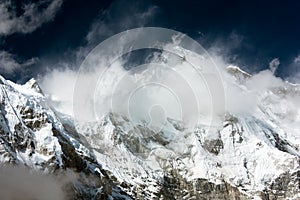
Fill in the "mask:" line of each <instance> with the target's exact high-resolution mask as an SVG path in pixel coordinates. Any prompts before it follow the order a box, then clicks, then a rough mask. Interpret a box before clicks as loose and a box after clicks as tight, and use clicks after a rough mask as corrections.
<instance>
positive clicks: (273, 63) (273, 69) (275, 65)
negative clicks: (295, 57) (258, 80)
mask: <svg viewBox="0 0 300 200" xmlns="http://www.w3.org/2000/svg"><path fill="white" fill-rule="evenodd" d="M279 65H280V61H279V58H274V59H273V60H271V62H270V63H269V68H270V70H271V72H272V73H273V74H274V73H275V72H276V70H277V68H278V66H279Z"/></svg>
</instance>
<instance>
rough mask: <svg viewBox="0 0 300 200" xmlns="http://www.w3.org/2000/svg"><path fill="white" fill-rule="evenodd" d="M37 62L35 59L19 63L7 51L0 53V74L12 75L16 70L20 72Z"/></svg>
mask: <svg viewBox="0 0 300 200" xmlns="http://www.w3.org/2000/svg"><path fill="white" fill-rule="evenodd" d="M37 60H38V59H37V58H31V59H29V60H26V61H25V62H23V63H21V62H18V61H17V60H16V58H15V56H14V55H13V54H11V53H9V52H7V51H0V73H1V74H13V73H14V72H16V71H18V70H22V69H23V68H24V67H27V66H30V65H33V64H35V63H36V62H37Z"/></svg>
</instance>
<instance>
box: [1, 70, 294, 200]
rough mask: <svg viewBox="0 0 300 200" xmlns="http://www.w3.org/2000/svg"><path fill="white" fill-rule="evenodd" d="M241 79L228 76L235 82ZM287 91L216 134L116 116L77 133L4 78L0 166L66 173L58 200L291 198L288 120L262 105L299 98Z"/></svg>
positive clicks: (40, 99) (30, 91) (32, 89)
mask: <svg viewBox="0 0 300 200" xmlns="http://www.w3.org/2000/svg"><path fill="white" fill-rule="evenodd" d="M229 72H230V73H232V72H233V69H232V68H230V69H229ZM240 73H243V72H241V71H239V70H238V69H235V70H234V73H233V75H234V76H236V79H237V81H240V79H241V77H242V75H243V74H240ZM249 76H250V75H248V74H247V77H248V78H249ZM286 86H287V87H285V88H276V89H274V90H273V91H270V93H269V94H268V95H266V96H265V97H263V98H265V101H264V102H265V103H264V104H262V105H260V106H259V109H258V110H257V111H256V112H255V113H254V114H253V115H252V116H247V117H244V116H233V115H232V114H227V115H226V116H225V118H224V123H223V125H222V126H217V127H208V126H205V125H201V124H199V125H198V127H197V128H196V129H195V130H194V131H188V129H185V128H184V127H183V124H182V123H181V122H179V121H176V120H172V119H168V120H167V123H166V124H165V126H164V127H163V128H162V130H161V131H160V132H155V131H153V130H151V129H150V128H148V127H146V126H145V125H144V124H133V123H131V122H130V120H129V119H127V118H126V117H124V116H121V115H118V114H117V113H108V114H107V115H106V116H105V117H103V118H102V119H101V120H100V121H98V122H86V123H79V124H74V122H73V120H72V117H70V116H66V115H63V114H59V113H57V112H56V111H55V110H54V109H53V108H51V107H50V106H49V104H48V103H47V100H46V98H45V96H44V94H43V93H42V91H41V89H40V88H39V86H38V84H37V83H36V82H35V81H34V80H30V81H29V82H28V83H26V84H24V85H17V84H14V83H13V82H10V81H7V80H5V79H4V78H1V104H0V108H1V109H0V111H1V112H0V118H1V120H0V122H1V124H0V125H1V126H0V128H1V129H0V141H1V144H0V159H1V163H2V166H6V167H8V168H10V167H12V166H23V165H25V166H26V167H27V168H29V169H30V170H31V172H30V173H34V171H41V172H42V173H43V174H46V175H47V176H54V178H56V179H57V180H59V178H58V177H64V176H66V174H67V172H70V171H71V172H73V173H74V174H75V176H74V177H75V178H72V179H70V180H69V181H65V182H63V184H62V185H61V187H62V188H63V189H62V191H63V194H65V195H64V196H63V199H108V198H112V199H252V198H257V199H286V198H292V199H297V198H299V196H297V195H299V192H300V191H299V186H300V185H299V174H300V173H299V139H297V137H299V136H298V135H297V134H296V131H294V132H293V130H289V129H286V127H282V126H279V124H280V122H281V119H282V117H283V115H285V113H278V112H276V110H275V108H274V106H280V105H282V102H281V101H278V102H276V103H274V102H273V104H268V103H266V102H267V101H269V102H270V101H271V100H273V101H275V100H276V97H277V96H278V95H282V94H283V92H278V91H285V93H284V95H293V94H295V93H297V91H298V88H297V86H294V85H288V84H287V85H286ZM270 99H271V100H270ZM277 110H278V109H277ZM288 130H289V131H290V132H287V131H288ZM30 173H29V174H30ZM29 180H30V179H29ZM2 184H3V183H2ZM15 185H17V184H15ZM10 186H11V187H13V188H10V189H11V190H13V191H16V193H18V192H19V193H20V194H22V192H23V193H24V191H22V190H20V189H19V188H18V187H17V186H16V188H14V184H11V185H10ZM45 187H47V186H45ZM25 192H26V191H25ZM32 195H33V197H34V194H32Z"/></svg>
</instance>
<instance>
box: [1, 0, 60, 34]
mask: <svg viewBox="0 0 300 200" xmlns="http://www.w3.org/2000/svg"><path fill="white" fill-rule="evenodd" d="M62 3H63V0H53V1H49V0H42V1H38V2H36V3H27V4H23V5H22V11H23V12H22V14H21V15H19V16H18V15H17V12H16V8H15V5H13V3H12V1H10V0H4V1H1V2H0V36H1V35H10V34H13V33H31V32H33V31H34V30H36V29H37V28H39V27H40V26H41V25H42V24H44V23H45V22H48V21H51V20H52V19H53V18H54V17H55V14H56V13H57V11H58V10H59V9H60V7H61V5H62Z"/></svg>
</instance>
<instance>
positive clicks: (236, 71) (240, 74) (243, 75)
mask: <svg viewBox="0 0 300 200" xmlns="http://www.w3.org/2000/svg"><path fill="white" fill-rule="evenodd" d="M226 70H227V72H228V73H229V74H231V75H232V76H234V77H235V78H237V79H238V80H239V81H241V80H244V79H247V78H250V77H251V76H252V75H251V74H249V73H248V72H245V71H244V70H242V69H241V68H239V67H237V66H234V65H229V66H228V67H227V68H226Z"/></svg>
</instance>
